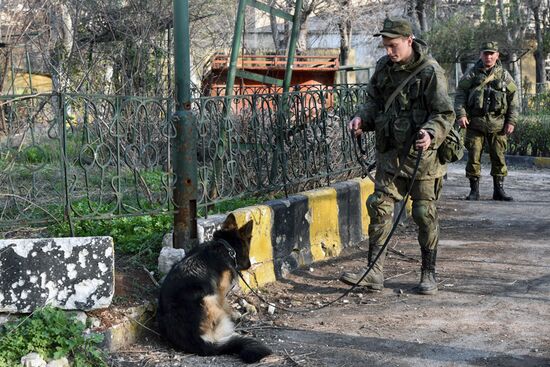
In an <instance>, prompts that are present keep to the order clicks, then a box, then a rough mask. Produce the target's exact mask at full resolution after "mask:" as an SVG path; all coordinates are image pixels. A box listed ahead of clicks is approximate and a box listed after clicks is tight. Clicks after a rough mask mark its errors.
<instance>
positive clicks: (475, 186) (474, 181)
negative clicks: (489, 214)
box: [466, 177, 479, 200]
mask: <svg viewBox="0 0 550 367" xmlns="http://www.w3.org/2000/svg"><path fill="white" fill-rule="evenodd" d="M466 200H479V177H470V194H469V195H468V196H466Z"/></svg>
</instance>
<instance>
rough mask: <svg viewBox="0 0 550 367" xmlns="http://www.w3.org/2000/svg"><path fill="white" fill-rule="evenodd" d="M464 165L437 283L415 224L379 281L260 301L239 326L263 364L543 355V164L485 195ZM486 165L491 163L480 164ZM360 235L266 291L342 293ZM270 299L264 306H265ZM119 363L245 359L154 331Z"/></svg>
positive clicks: (548, 225) (453, 179) (400, 237)
mask: <svg viewBox="0 0 550 367" xmlns="http://www.w3.org/2000/svg"><path fill="white" fill-rule="evenodd" d="M463 172H464V166H463V164H457V165H453V166H452V167H451V168H450V171H449V179H448V180H447V181H446V182H445V186H444V193H443V198H442V200H441V202H440V204H439V207H440V212H439V213H440V218H441V232H442V233H441V242H440V247H439V251H438V266H437V272H438V277H439V281H440V292H439V294H438V295H436V296H421V295H418V294H416V293H415V291H414V287H415V286H416V284H417V283H418V279H419V268H420V263H419V262H418V259H419V248H418V245H417V243H416V239H415V237H416V233H415V226H414V225H409V226H403V227H401V228H400V230H399V231H398V233H397V235H396V237H397V238H396V239H397V241H396V242H392V246H393V247H394V248H395V250H398V251H401V252H402V253H403V254H404V255H406V256H408V257H407V258H405V257H402V256H398V255H396V254H395V253H392V254H390V255H389V258H388V261H387V266H386V277H387V280H386V283H385V285H386V288H385V289H384V291H382V292H378V293H366V292H364V290H362V289H359V290H357V291H354V292H353V293H352V294H350V295H349V296H348V297H346V298H345V299H344V300H342V301H340V302H338V304H337V305H334V306H331V307H328V308H325V309H322V310H320V311H316V312H311V313H306V314H295V313H288V312H283V311H278V310H277V311H276V312H275V314H274V315H269V314H267V312H266V310H265V307H262V305H260V302H259V301H258V300H256V299H254V298H253V297H252V296H247V297H246V298H247V299H248V300H249V301H250V302H251V303H254V304H256V305H257V306H258V308H259V309H260V314H259V315H257V316H254V317H253V318H252V320H251V321H249V322H247V323H246V324H244V326H241V327H242V329H243V331H247V332H249V333H250V334H252V335H254V336H256V337H258V338H262V339H264V340H265V341H266V342H267V343H268V344H269V345H270V346H271V347H272V348H273V349H274V350H275V352H276V357H275V358H274V359H272V360H271V361H266V362H264V363H262V364H261V365H270V366H316V367H320V366H550V321H549V320H550V190H549V188H550V171H549V170H540V171H533V170H527V169H519V168H518V169H514V168H511V172H510V176H509V177H508V178H507V179H506V181H505V187H506V189H507V192H508V193H509V194H512V196H514V198H515V199H516V201H514V202H513V203H500V202H494V201H492V200H490V197H491V194H492V182H491V178H490V177H484V178H482V180H481V194H482V200H481V201H479V202H468V201H465V200H462V198H463V197H464V196H466V194H467V193H468V187H467V186H468V185H467V180H466V179H465V178H464V174H463ZM484 174H485V175H488V169H487V168H486V167H484ZM365 259H366V246H365V245H363V246H360V247H357V248H353V249H347V250H346V251H345V252H344V253H343V254H342V256H340V257H339V258H338V259H334V260H331V261H327V262H324V263H321V264H315V265H313V266H312V267H311V268H309V269H302V270H300V271H298V272H295V273H294V274H293V275H292V276H291V277H289V279H287V280H285V281H281V282H277V283H275V284H273V285H272V286H270V287H269V288H268V289H266V290H264V292H263V294H264V295H265V297H266V298H268V299H270V300H273V301H275V302H277V303H278V304H280V305H282V306H284V307H291V308H301V307H311V306H313V305H316V304H319V303H320V302H326V301H327V300H331V299H333V298H335V297H336V296H338V295H339V294H340V293H341V292H343V291H344V290H345V289H346V286H344V285H343V284H341V283H339V282H338V281H336V280H335V279H337V277H338V276H339V274H340V273H341V272H342V270H343V269H353V270H358V269H360V268H361V267H362V266H364V261H365ZM263 306H265V305H263ZM112 357H113V365H114V366H193V367H200V366H241V365H242V364H241V363H240V362H238V360H236V359H235V358H232V357H226V356H223V357H215V358H214V357H210V358H200V357H196V356H192V355H185V354H180V353H175V352H174V351H172V350H170V349H169V348H167V347H166V346H165V345H164V344H162V343H160V342H159V341H158V340H156V338H154V337H150V338H149V339H148V340H147V341H145V342H143V343H141V344H138V345H135V346H134V347H132V348H130V349H128V350H126V351H122V352H121V353H117V354H115V355H113V356H112Z"/></svg>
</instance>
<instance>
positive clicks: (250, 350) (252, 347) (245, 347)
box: [218, 335, 273, 363]
mask: <svg viewBox="0 0 550 367" xmlns="http://www.w3.org/2000/svg"><path fill="white" fill-rule="evenodd" d="M218 352H219V353H220V354H237V355H238V356H239V357H240V358H241V359H242V360H243V361H244V362H246V363H254V362H258V361H259V360H260V359H262V358H264V357H266V356H268V355H270V354H271V353H273V352H272V351H271V349H269V348H268V346H267V345H265V344H263V343H262V342H259V341H257V340H255V339H252V338H246V337H244V336H239V335H233V336H231V338H229V340H228V341H226V342H225V343H223V344H221V345H219V350H218Z"/></svg>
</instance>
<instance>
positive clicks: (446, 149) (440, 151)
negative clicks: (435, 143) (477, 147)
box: [437, 125, 464, 164]
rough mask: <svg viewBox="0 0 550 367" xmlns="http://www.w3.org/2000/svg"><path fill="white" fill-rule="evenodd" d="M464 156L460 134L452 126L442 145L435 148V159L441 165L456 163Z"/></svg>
mask: <svg viewBox="0 0 550 367" xmlns="http://www.w3.org/2000/svg"><path fill="white" fill-rule="evenodd" d="M463 156H464V145H463V144H462V139H461V137H460V132H459V131H458V130H457V129H456V128H455V126H454V125H453V126H452V127H451V130H450V131H449V133H448V134H447V137H446V138H445V140H443V143H441V145H440V146H439V148H437V157H438V158H439V162H441V164H447V163H452V162H456V161H458V160H460V159H462V157H463Z"/></svg>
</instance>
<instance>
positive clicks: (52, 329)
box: [0, 307, 107, 367]
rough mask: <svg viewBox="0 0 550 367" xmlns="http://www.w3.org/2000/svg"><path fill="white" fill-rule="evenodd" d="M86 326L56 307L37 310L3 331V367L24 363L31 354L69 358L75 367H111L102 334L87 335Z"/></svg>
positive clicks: (0, 361) (0, 360)
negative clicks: (26, 356) (106, 357)
mask: <svg viewBox="0 0 550 367" xmlns="http://www.w3.org/2000/svg"><path fill="white" fill-rule="evenodd" d="M85 329H86V325H84V324H83V323H82V322H80V321H77V320H75V319H74V317H71V316H69V315H68V314H67V313H65V312H63V311H61V310H59V309H55V308H53V307H45V308H42V309H39V310H37V311H35V312H34V313H33V314H32V315H31V316H30V317H29V318H27V319H25V320H24V321H22V322H20V321H14V322H10V323H7V324H6V325H4V326H3V327H2V329H0V367H12V366H18V365H19V364H20V360H21V357H22V356H24V355H27V354H28V353H31V352H36V353H39V354H40V355H41V356H42V357H43V358H45V359H59V358H61V357H64V356H65V357H67V358H69V359H71V360H72V361H73V364H72V365H73V366H75V367H90V366H94V367H95V366H98V367H103V366H107V364H106V363H105V360H104V356H103V352H102V351H101V349H100V348H99V344H100V343H101V342H102V340H103V335H101V334H89V335H85V334H84V330H85Z"/></svg>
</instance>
